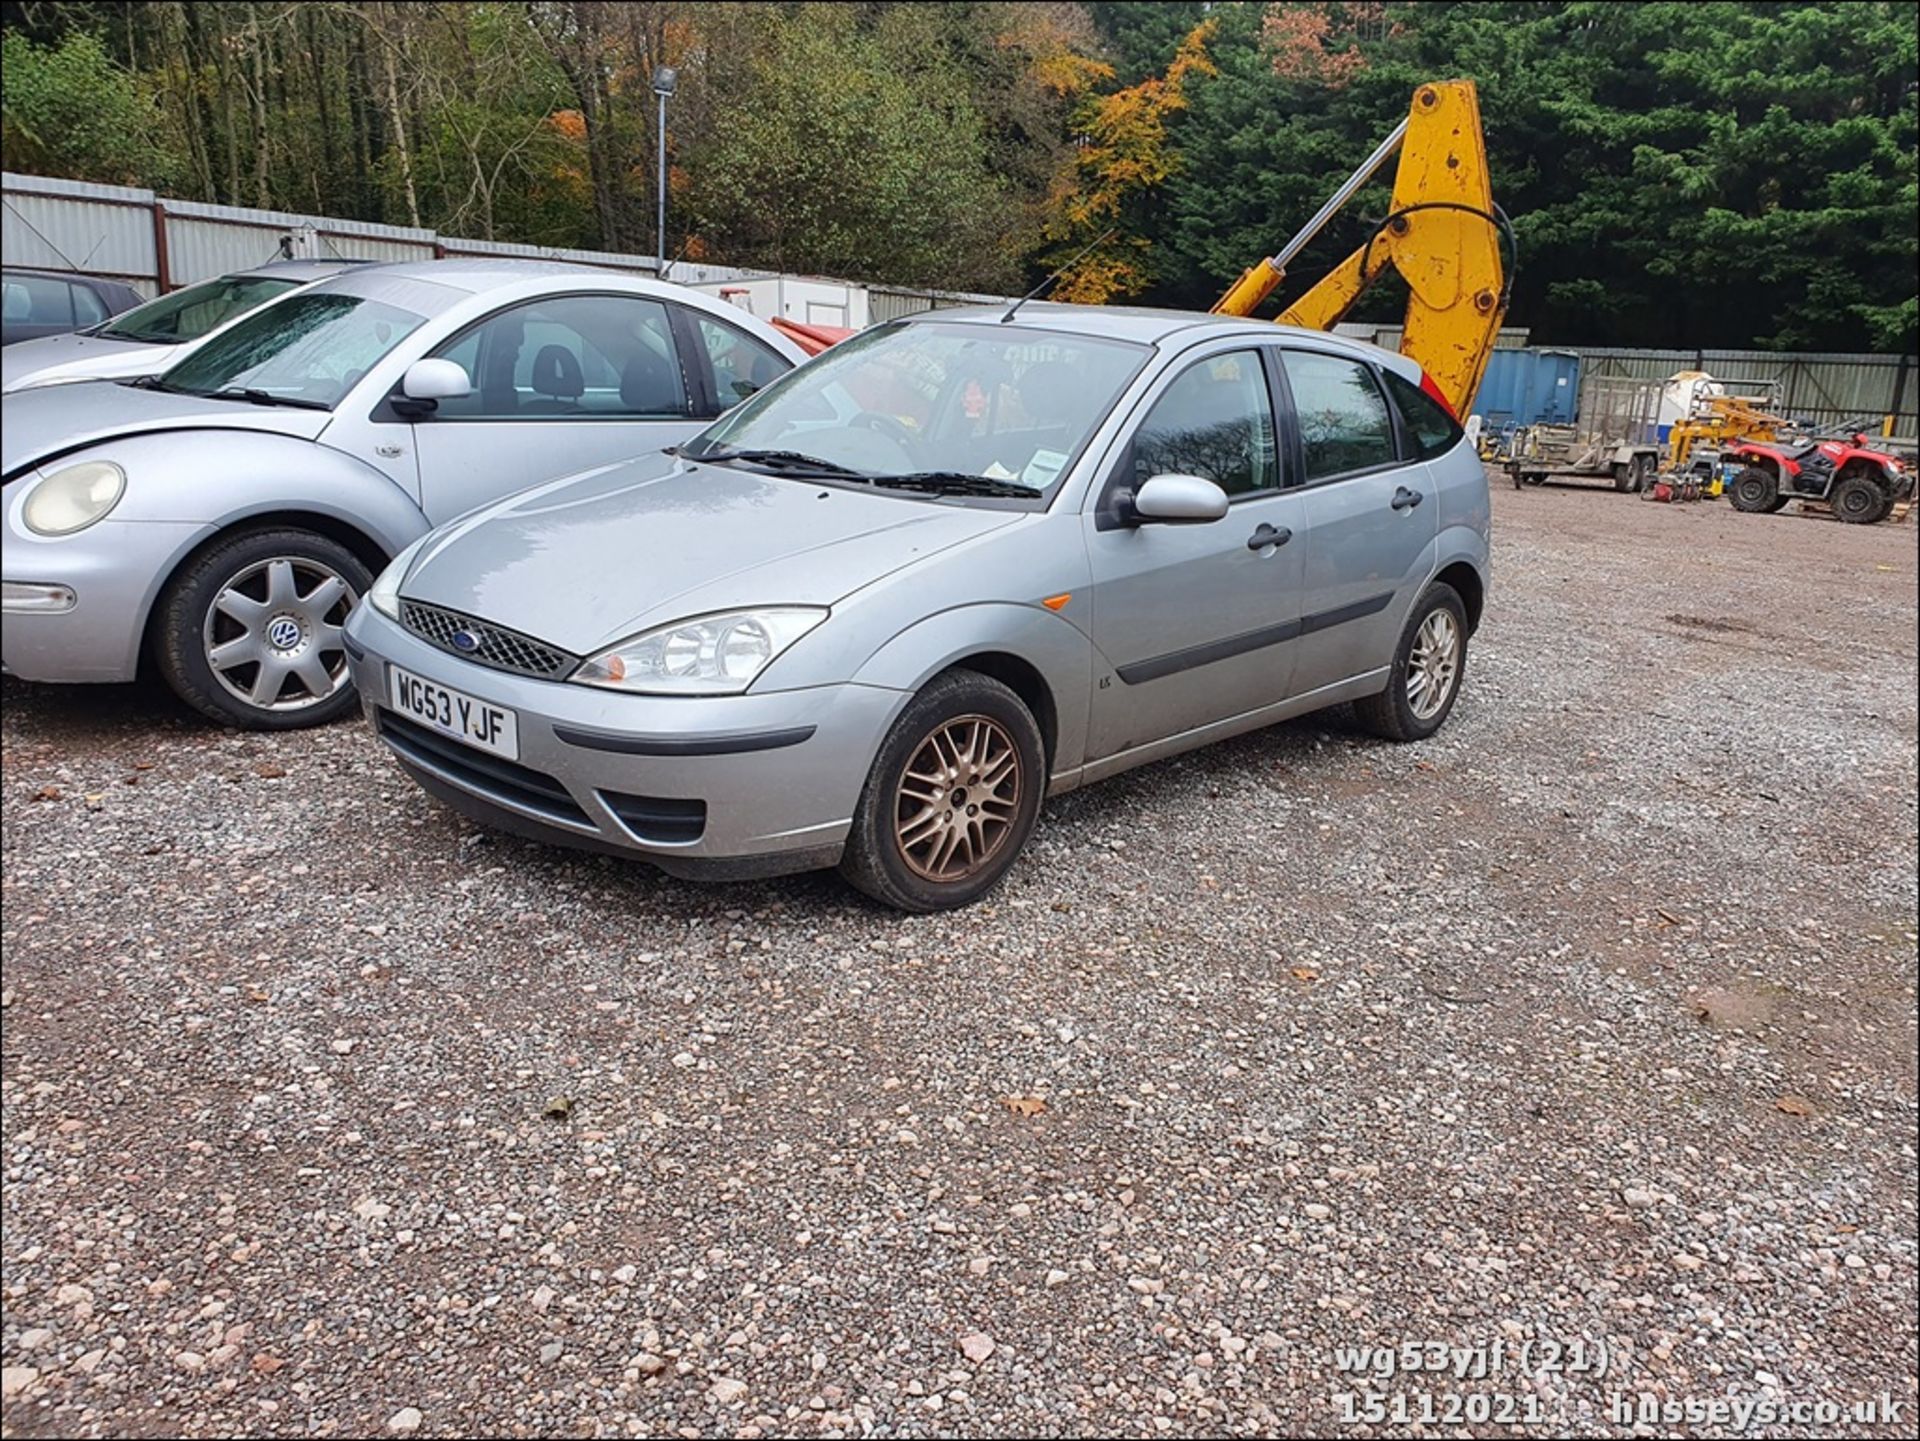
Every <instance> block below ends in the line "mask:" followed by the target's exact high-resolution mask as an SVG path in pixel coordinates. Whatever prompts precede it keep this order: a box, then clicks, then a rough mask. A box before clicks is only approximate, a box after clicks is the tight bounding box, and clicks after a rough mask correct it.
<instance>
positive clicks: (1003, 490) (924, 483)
mask: <svg viewBox="0 0 1920 1441" xmlns="http://www.w3.org/2000/svg"><path fill="white" fill-rule="evenodd" d="M869 480H870V483H871V484H873V485H876V486H879V487H881V488H883V489H886V490H922V491H926V492H927V493H928V494H930V495H991V496H999V497H1005V498H1007V499H1012V500H1032V499H1033V498H1034V497H1035V496H1037V495H1039V494H1040V492H1039V491H1037V490H1035V489H1034V488H1033V487H1032V486H1030V485H1016V484H1014V483H1013V482H1012V481H1010V480H997V479H995V478H994V477H993V476H991V475H970V474H968V473H967V472H966V471H964V470H919V471H914V472H913V473H912V474H910V475H876V476H872V477H870V478H869Z"/></svg>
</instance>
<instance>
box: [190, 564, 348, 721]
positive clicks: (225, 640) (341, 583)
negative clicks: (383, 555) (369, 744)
mask: <svg viewBox="0 0 1920 1441" xmlns="http://www.w3.org/2000/svg"><path fill="white" fill-rule="evenodd" d="M357 599H359V597H357V596H356V595H355V594H354V593H353V587H352V586H350V585H348V584H347V582H346V581H345V580H344V579H343V578H342V577H341V576H340V575H339V573H338V572H336V571H335V570H334V569H333V568H332V567H331V566H328V565H324V564H322V563H321V562H319V561H317V560H308V559H305V558H304V557H301V558H291V557H285V556H282V557H276V558H275V559H273V560H263V561H257V562H255V563H254V564H252V565H250V566H248V567H247V568H246V569H244V570H242V571H240V572H238V573H237V574H235V575H234V576H233V577H232V578H231V579H230V580H228V581H227V583H226V584H225V585H223V586H222V587H220V590H219V593H218V594H216V595H215V596H214V598H213V604H212V605H211V606H210V607H208V610H207V618H206V623H205V626H204V627H203V630H202V642H203V644H204V646H205V653H206V658H207V665H208V667H209V668H210V669H211V670H212V671H213V677H214V679H215V680H217V681H219V682H220V684H221V686H222V687H223V688H224V689H225V690H226V691H227V692H228V694H230V695H232V696H233V697H234V698H235V699H237V700H239V701H241V702H243V703H244V704H246V705H250V706H253V707H254V708H256V709H258V710H276V711H287V710H303V709H305V708H306V707H307V706H311V705H318V704H319V703H320V702H321V701H323V700H325V699H326V698H327V697H328V696H330V695H332V694H333V693H334V692H335V691H337V690H338V689H340V687H341V686H342V685H344V684H345V683H346V679H347V654H346V643H345V641H344V640H343V639H342V637H341V634H340V627H341V625H342V623H343V622H344V621H345V620H346V618H347V612H348V611H349V610H351V609H352V608H353V603H354V601H356V600H357Z"/></svg>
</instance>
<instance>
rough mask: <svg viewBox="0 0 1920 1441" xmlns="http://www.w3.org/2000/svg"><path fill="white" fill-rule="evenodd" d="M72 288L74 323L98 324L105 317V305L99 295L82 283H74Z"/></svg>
mask: <svg viewBox="0 0 1920 1441" xmlns="http://www.w3.org/2000/svg"><path fill="white" fill-rule="evenodd" d="M72 289H73V323H74V324H75V325H98V324H99V323H100V322H101V321H103V320H105V319H106V318H107V307H106V305H105V303H104V302H103V301H102V300H101V299H100V297H99V296H97V295H95V294H94V293H93V292H92V291H91V290H89V289H87V287H86V286H84V285H76V286H74V287H72Z"/></svg>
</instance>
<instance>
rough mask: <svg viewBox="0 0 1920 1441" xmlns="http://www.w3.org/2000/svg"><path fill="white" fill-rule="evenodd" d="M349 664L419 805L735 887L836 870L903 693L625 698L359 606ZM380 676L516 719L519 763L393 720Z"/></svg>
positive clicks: (865, 690)
mask: <svg viewBox="0 0 1920 1441" xmlns="http://www.w3.org/2000/svg"><path fill="white" fill-rule="evenodd" d="M347 640H348V642H349V648H348V651H347V660H348V664H349V665H350V666H351V667H352V670H353V679H354V683H355V684H356V685H357V686H358V687H359V691H360V698H361V704H362V706H363V708H364V709H365V711H366V715H367V719H368V720H369V721H370V722H371V723H372V725H373V728H374V731H375V733H376V734H377V735H379V736H380V738H381V740H382V741H383V742H385V744H386V746H387V749H388V750H389V751H391V752H392V753H393V755H394V757H395V758H396V759H397V760H399V761H400V763H401V765H402V766H403V767H404V768H405V769H406V770H407V772H408V773H409V774H410V775H411V776H413V778H414V779H415V780H416V781H418V782H419V783H420V784H421V786H422V787H423V788H425V789H426V790H427V791H428V792H429V793H430V794H432V795H434V796H436V797H437V798H439V799H441V800H443V801H445V802H446V803H448V804H449V805H451V806H453V807H454V808H455V809H457V810H459V811H460V812H462V813H463V814H465V815H467V816H470V817H472V818H474V819H476V820H480V821H483V822H485V823H487V824H490V825H493V826H496V827H498V828H500V829H502V830H505V831H509V832H512V833H514V834H517V835H524V836H529V837H532V838H536V839H540V840H547V841H553V842H557V843H560V844H564V845H571V846H576V847H580V848H583V849H587V850H595V851H602V852H612V853H617V854H621V855H626V856H630V857H633V858H636V859H641V860H646V861H648V862H650V863H652V864H653V865H656V866H658V867H660V868H661V869H662V870H665V871H668V872H670V873H672V874H675V875H685V876H691V877H696V878H705V879H735V878H740V877H745V876H755V875H778V874H782V873H785V872H792V871H802V870H813V869H816V868H818V867H822V866H830V865H833V864H835V863H836V862H838V860H839V859H840V853H841V851H842V849H843V848H844V846H845V844H846V838H847V832H848V830H849V829H850V827H851V826H852V823H853V813H854V808H855V806H856V805H857V804H858V803H859V799H860V790H861V787H862V786H864V785H865V783H866V778H867V772H868V771H869V770H870V769H871V768H872V765H873V758H874V756H875V754H876V753H877V752H878V751H879V748H880V742H881V740H882V738H883V737H884V736H885V735H886V733H887V729H888V727H889V726H891V725H892V723H893V720H894V717H895V716H897V715H898V714H899V712H900V709H901V708H902V707H903V706H904V705H905V704H906V703H907V701H908V700H909V699H910V696H909V694H908V693H906V692H903V691H896V690H888V689H884V688H882V687H878V686H868V685H838V686H820V687H814V688H811V689H807V690H794V691H776V692H771V693H768V694H765V695H742V696H699V697H693V696H688V697H679V696H638V695H620V694H617V693H613V692H608V691H603V690H597V689H595V688H593V687H590V686H577V685H569V684H567V683H565V682H557V681H545V680H535V679H531V678H528V677H525V676H519V675H513V674H510V673H508V672H505V671H499V670H494V669H491V668H490V667H487V666H481V665H477V664H475V663H473V662H471V661H468V660H464V659H462V658H460V657H458V656H454V655H450V654H448V653H447V652H445V651H443V650H440V649H438V648H437V647H434V646H431V645H429V644H427V643H426V642H425V641H424V640H422V639H420V638H419V637H418V636H416V635H414V634H413V633H412V632H410V631H408V630H406V629H404V628H403V627H401V626H400V625H398V624H397V623H395V622H394V621H392V620H390V619H388V618H387V617H386V616H384V615H381V614H380V613H379V612H377V611H375V610H374V609H373V607H372V606H368V605H363V606H358V607H356V608H355V609H354V612H353V615H352V616H351V617H350V618H349V620H348V622H347ZM389 664H393V665H399V666H401V667H403V668H404V669H406V670H408V671H410V672H412V673H413V674H415V675H418V676H422V677H424V678H425V679H428V680H431V681H434V682H436V683H438V684H442V685H445V686H447V687H449V688H451V689H453V690H457V691H462V692H465V693H466V694H468V695H471V696H476V697H478V698H479V699H481V700H483V701H485V702H487V703H489V704H491V705H497V706H504V707H506V708H507V709H509V710H511V711H513V712H514V714H515V716H516V717H517V723H518V734H519V760H518V762H517V763H514V764H511V765H503V764H501V763H500V762H498V761H497V759H496V758H494V757H491V756H490V755H488V753H486V752H483V751H480V750H478V749H475V748H474V747H471V746H468V745H465V744H464V743H462V742H460V741H457V740H454V739H453V738H451V737H446V736H441V735H439V734H438V733H437V732H431V731H425V730H423V728H420V727H418V726H417V725H415V724H413V723H410V722H409V720H408V718H407V717H405V716H404V715H401V714H399V713H397V712H396V711H394V710H393V709H392V708H391V700H390V695H389V690H388V681H389V672H388V666H389Z"/></svg>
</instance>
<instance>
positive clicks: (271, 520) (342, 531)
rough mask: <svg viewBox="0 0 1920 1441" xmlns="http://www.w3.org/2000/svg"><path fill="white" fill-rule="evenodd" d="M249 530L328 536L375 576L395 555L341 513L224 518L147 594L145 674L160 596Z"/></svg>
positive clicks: (142, 665) (143, 648) (142, 625)
mask: <svg viewBox="0 0 1920 1441" xmlns="http://www.w3.org/2000/svg"><path fill="white" fill-rule="evenodd" d="M247 530H310V531H312V532H313V533H314V534H315V535H319V536H325V537H326V538H327V539H328V540H330V541H333V542H334V543H335V544H336V545H342V546H345V547H346V548H347V549H348V550H349V551H351V552H353V555H354V557H355V558H356V559H357V560H359V562H360V563H361V564H362V565H364V566H366V568H367V569H368V570H369V571H370V572H372V573H373V574H374V575H376V576H377V575H379V574H380V572H381V571H383V570H385V569H386V566H387V562H388V561H390V560H392V559H393V557H392V556H391V555H389V554H388V553H387V549H386V547H385V546H383V545H382V544H381V543H380V542H379V541H377V540H375V539H374V538H373V537H372V536H371V535H369V534H367V532H365V531H364V530H361V529H360V528H359V527H357V526H354V525H350V524H348V523H347V522H346V521H344V520H341V519H340V518H339V517H338V516H332V515H325V514H323V513H321V512H319V511H312V510H264V511H256V512H253V513H251V514H248V515H241V516H233V517H230V518H229V519H227V520H226V521H224V522H223V523H222V524H221V526H220V528H219V529H218V530H216V531H214V532H212V533H211V534H209V535H206V536H203V537H202V538H201V539H200V540H199V541H198V542H197V543H196V544H194V545H193V546H191V547H189V548H188V549H187V550H186V551H185V552H183V553H182V554H181V555H179V556H177V557H175V559H174V562H173V564H172V565H170V566H168V567H167V572H166V574H165V575H162V576H159V577H157V578H156V580H155V581H154V585H153V593H152V594H151V595H149V596H148V597H147V613H146V615H145V616H143V617H142V618H141V621H140V657H139V664H140V671H141V674H142V675H143V676H145V675H147V674H148V673H150V672H151V670H152V668H153V663H154V641H155V636H156V634H157V628H158V626H159V623H160V597H161V596H163V595H165V594H166V593H167V588H168V587H169V586H171V585H172V584H173V582H174V579H175V577H177V576H179V575H180V574H181V573H182V572H183V571H185V570H186V568H187V567H188V566H190V565H192V564H193V563H194V562H195V561H197V560H199V559H200V557H201V556H203V555H205V554H206V553H207V552H208V551H209V550H212V549H213V548H214V547H215V546H216V545H221V544H224V543H225V542H226V541H229V540H231V539H232V538H233V537H234V536H236V535H238V534H239V533H240V532H242V531H247Z"/></svg>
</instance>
